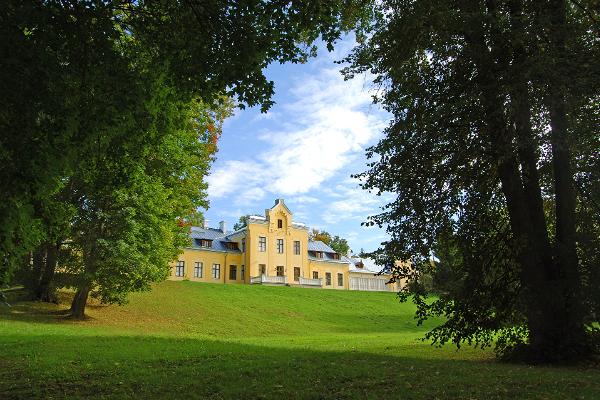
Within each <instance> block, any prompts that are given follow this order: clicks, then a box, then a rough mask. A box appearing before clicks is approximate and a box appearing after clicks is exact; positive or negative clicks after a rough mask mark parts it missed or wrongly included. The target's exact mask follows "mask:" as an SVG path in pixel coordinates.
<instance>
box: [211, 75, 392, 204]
mask: <svg viewBox="0 0 600 400" xmlns="http://www.w3.org/2000/svg"><path fill="white" fill-rule="evenodd" d="M290 92H291V96H292V100H291V101H290V102H287V103H285V104H284V105H282V106H281V107H280V111H277V112H273V113H272V114H271V116H270V118H268V119H269V121H270V122H271V123H273V122H275V124H276V125H275V126H276V128H277V129H276V128H274V127H273V126H270V128H269V129H268V130H263V131H262V132H261V133H260V134H259V135H258V139H259V140H261V141H263V142H264V147H265V148H264V150H262V151H257V152H255V153H249V154H242V155H243V156H244V157H243V161H241V160H229V161H225V162H223V163H220V164H219V163H217V165H216V166H215V168H214V170H213V172H212V173H211V175H210V177H209V178H208V183H209V194H210V197H211V198H220V197H226V196H228V195H231V194H233V193H237V192H238V191H239V190H240V188H245V192H246V195H243V196H242V198H240V200H239V202H240V204H241V202H242V201H244V200H252V198H253V197H254V196H255V195H256V194H259V195H258V197H260V198H262V197H263V196H264V195H265V192H270V193H272V194H274V195H275V196H290V195H303V194H305V193H307V192H309V191H311V190H315V189H317V188H319V187H320V185H321V184H322V183H323V182H324V181H326V180H328V179H330V178H332V177H333V176H334V175H335V174H336V173H338V172H339V171H340V170H342V169H343V168H344V167H345V166H347V165H348V164H349V163H350V162H351V161H352V160H354V159H355V158H356V157H357V156H358V155H362V154H363V153H364V148H365V147H366V146H367V145H369V144H370V143H372V142H373V141H374V140H375V139H376V138H377V137H378V136H379V134H380V132H381V131H382V129H383V127H384V126H385V124H386V120H387V118H386V117H384V116H383V114H382V112H381V111H379V110H378V109H377V108H376V107H374V106H372V105H371V94H370V92H369V90H367V88H365V84H364V82H362V81H361V79H360V78H357V79H354V80H350V81H344V80H343V78H342V76H341V75H340V73H339V71H338V70H337V69H336V68H329V69H321V70H318V71H317V72H316V74H313V75H309V74H305V75H302V76H299V77H297V78H295V79H294V80H293V83H292V88H291V89H290ZM225 134H226V132H225ZM300 198H301V197H300Z"/></svg>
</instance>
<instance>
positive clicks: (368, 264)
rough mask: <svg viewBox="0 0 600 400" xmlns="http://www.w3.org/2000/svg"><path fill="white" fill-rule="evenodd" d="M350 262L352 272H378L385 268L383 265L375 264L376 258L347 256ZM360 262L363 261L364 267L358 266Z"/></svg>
mask: <svg viewBox="0 0 600 400" xmlns="http://www.w3.org/2000/svg"><path fill="white" fill-rule="evenodd" d="M347 260H348V261H349V264H350V268H349V271H350V272H360V273H363V274H377V273H379V272H381V271H382V270H383V267H382V266H380V265H377V264H375V260H373V259H371V258H347ZM359 262H362V263H363V267H362V268H359V267H357V266H356V264H358V263H359Z"/></svg>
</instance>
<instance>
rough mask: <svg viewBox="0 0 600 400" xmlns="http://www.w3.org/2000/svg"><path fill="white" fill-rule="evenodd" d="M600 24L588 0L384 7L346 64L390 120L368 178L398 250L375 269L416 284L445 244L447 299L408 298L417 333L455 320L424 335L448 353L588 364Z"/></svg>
mask: <svg viewBox="0 0 600 400" xmlns="http://www.w3.org/2000/svg"><path fill="white" fill-rule="evenodd" d="M596 20H597V17H596V16H595V15H594V10H593V9H592V8H591V7H590V6H589V4H588V2H585V1H583V2H567V1H565V0H547V1H529V0H506V1H495V0H486V1H466V0H465V1H462V0H457V1H451V0H448V1H428V0H421V1H410V0H405V1H395V2H382V3H380V4H379V5H378V15H377V17H376V19H375V21H374V26H373V31H372V34H371V35H370V36H369V37H368V40H366V41H365V42H364V43H363V44H361V45H360V46H358V47H357V48H356V49H355V51H354V52H353V53H352V55H351V56H349V57H348V58H347V60H346V61H348V62H349V63H350V64H351V65H350V67H348V68H347V69H346V70H345V72H346V74H347V77H352V76H353V75H354V74H356V73H359V72H363V71H366V70H369V71H371V72H373V73H374V74H375V75H376V76H377V78H376V81H375V82H376V84H377V85H378V87H379V88H380V92H379V93H380V94H379V96H378V98H377V100H378V101H379V102H381V103H382V104H383V105H384V107H385V108H386V109H387V110H388V111H390V112H391V114H392V115H393V120H392V122H391V124H390V126H389V127H388V128H387V129H386V131H385V137H384V138H383V139H382V140H381V141H380V142H379V143H378V144H377V145H375V146H373V147H372V148H370V149H369V150H368V152H367V155H368V157H369V158H371V159H373V161H372V162H371V163H370V164H369V167H370V169H369V170H368V171H366V172H364V173H362V174H360V176H361V177H362V178H364V179H365V183H364V185H363V186H364V188H366V189H368V190H375V191H376V192H392V193H395V194H396V199H395V200H394V201H393V202H392V203H390V204H388V205H387V206H386V207H384V209H383V212H382V213H380V214H379V215H375V216H373V217H371V218H370V220H369V221H368V222H367V223H368V224H377V225H379V226H384V225H385V226H386V227H387V231H388V233H389V234H390V236H391V239H390V240H389V241H387V242H385V243H383V244H382V248H381V249H379V250H378V251H377V252H375V253H374V254H373V255H374V256H376V257H377V259H378V261H379V262H380V263H382V264H386V265H390V266H391V265H393V260H395V259H409V258H410V259H412V261H413V266H412V268H408V267H390V269H391V270H392V272H393V274H394V277H395V278H403V277H408V278H410V279H413V280H415V281H418V280H419V278H420V277H422V276H425V275H426V273H428V272H430V268H431V266H430V263H429V262H428V259H429V257H430V251H431V249H433V248H435V247H436V246H437V248H443V247H444V245H443V244H440V243H439V240H443V241H445V243H446V247H447V245H450V246H451V248H452V262H451V263H450V264H451V267H452V268H453V269H454V270H455V271H453V274H452V275H453V276H455V277H456V280H457V281H456V283H457V284H456V285H451V286H452V289H451V290H449V291H448V292H447V293H445V294H443V295H442V296H441V297H440V298H439V300H436V301H434V302H426V301H425V300H424V297H423V296H424V295H425V293H424V292H423V290H422V288H423V285H410V286H409V287H412V288H419V291H418V292H417V293H416V294H415V296H414V297H413V298H414V301H415V302H416V303H417V305H418V316H419V318H420V320H423V319H426V318H428V317H430V316H432V315H444V316H446V317H447V319H446V322H445V323H444V324H442V325H441V326H440V327H438V328H435V329H434V330H433V331H432V332H430V333H429V337H431V338H433V339H434V340H435V341H437V342H440V343H444V342H446V341H449V340H451V341H453V342H455V343H456V344H457V345H460V343H462V342H468V343H472V342H475V343H476V344H479V345H481V346H487V345H489V344H491V343H492V342H494V341H495V338H499V339H498V341H497V342H496V343H497V346H498V350H499V351H501V352H503V353H504V354H506V355H519V356H522V357H527V358H530V359H532V360H559V359H566V358H577V357H582V356H585V355H587V354H588V352H589V351H590V350H591V345H590V342H589V337H590V333H591V329H592V325H591V322H592V321H593V319H594V318H596V320H597V315H596V316H595V317H594V314H593V313H592V307H591V306H590V304H592V303H593V302H592V301H591V299H590V297H589V296H588V295H587V293H588V292H589V291H588V290H587V289H586V287H589V282H590V279H593V277H594V276H597V275H598V268H600V266H599V265H598V258H597V255H593V254H592V253H593V250H592V249H594V248H596V249H597V248H598V243H599V240H600V239H599V237H598V223H599V222H598V218H599V213H597V212H596V213H594V212H593V211H591V208H592V206H591V204H589V200H588V198H587V197H586V195H587V196H593V193H594V190H597V188H598V174H597V170H596V172H592V170H593V168H594V167H597V166H598V154H597V149H598V148H599V147H598V144H599V136H598V131H599V126H598V108H597V105H598V87H599V83H600V77H599V76H598V71H600V53H599V49H600V47H599V44H600V43H599V40H598V35H597V25H596V22H595V21H596ZM594 105H595V106H594ZM592 166H593V167H592ZM592 188H595V189H592ZM584 234H585V241H584V240H583V235H584ZM448 254H450V253H448ZM445 261H446V262H448V260H445ZM407 290H408V289H407ZM406 294H407V293H403V295H406ZM405 298H406V296H405ZM515 349H518V350H519V351H512V352H511V351H510V350H515Z"/></svg>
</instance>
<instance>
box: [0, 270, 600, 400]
mask: <svg viewBox="0 0 600 400" xmlns="http://www.w3.org/2000/svg"><path fill="white" fill-rule="evenodd" d="M56 311H57V310H56V309H55V308H53V307H52V306H46V305H42V306H40V305H37V304H32V303H23V304H17V305H16V306H15V307H14V308H13V310H12V312H11V313H8V312H5V313H3V314H2V315H0V398H2V399H20V398H50V397H52V398H81V397H90V398H127V397H132V398H214V399H219V398H242V399H245V398H248V399H250V398H298V399H301V398H315V399H316V398H405V399H435V398H440V399H446V398H461V399H462V398H471V399H484V398H485V399H496V398H532V399H563V398H564V399H566V398H582V399H595V398H600V371H599V370H598V369H593V368H587V369H583V368H549V367H528V366H519V365H507V364H501V363H498V362H496V361H495V360H494V359H493V356H492V354H490V353H489V352H482V351H480V350H474V349H469V348H467V349H463V350H461V351H458V352H457V351H456V350H454V349H452V348H450V347H448V348H443V349H437V348H434V347H431V346H429V345H428V344H426V343H422V342H420V341H419V340H418V338H419V337H420V336H421V335H422V333H423V330H422V329H423V328H416V327H415V326H414V322H413V320H412V314H411V313H412V307H411V306H410V305H406V304H404V305H398V304H397V301H396V300H395V298H394V296H393V295H391V294H389V293H358V292H331V291H324V290H309V289H294V288H269V287H248V286H224V285H209V284H197V283H191V282H166V283H164V284H161V285H158V286H157V287H156V288H155V289H154V291H153V292H151V293H145V294H138V295H135V296H133V298H132V302H131V304H129V305H128V306H126V307H122V308H119V307H113V306H110V307H92V308H91V309H90V315H91V317H92V318H91V319H90V320H88V321H84V322H72V321H65V320H63V319H62V318H61V317H60V316H59V315H57V314H56ZM336 311H337V314H336ZM152 317H154V318H152Z"/></svg>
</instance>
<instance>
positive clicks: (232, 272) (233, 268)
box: [229, 265, 237, 281]
mask: <svg viewBox="0 0 600 400" xmlns="http://www.w3.org/2000/svg"><path fill="white" fill-rule="evenodd" d="M236 279H237V265H230V266H229V280H230V281H235V280H236Z"/></svg>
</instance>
